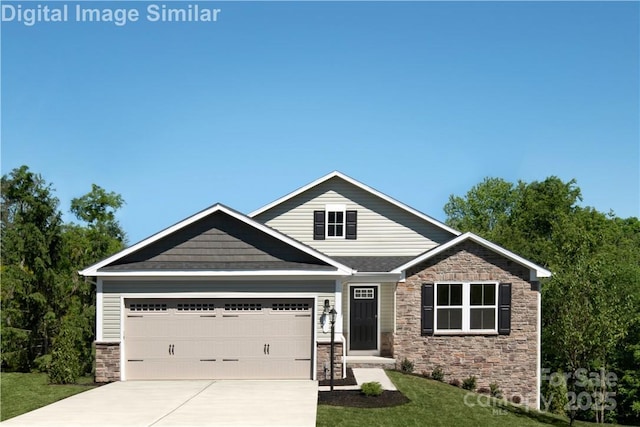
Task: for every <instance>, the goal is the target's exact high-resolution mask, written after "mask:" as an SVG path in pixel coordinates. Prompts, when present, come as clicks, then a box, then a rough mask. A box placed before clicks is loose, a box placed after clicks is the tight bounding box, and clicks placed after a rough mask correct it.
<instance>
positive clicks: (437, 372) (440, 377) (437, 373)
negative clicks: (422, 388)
mask: <svg viewBox="0 0 640 427" xmlns="http://www.w3.org/2000/svg"><path fill="white" fill-rule="evenodd" d="M431 378H433V379H434V380H436V381H444V371H443V370H442V368H441V367H440V366H436V368H435V369H434V370H433V372H431Z"/></svg>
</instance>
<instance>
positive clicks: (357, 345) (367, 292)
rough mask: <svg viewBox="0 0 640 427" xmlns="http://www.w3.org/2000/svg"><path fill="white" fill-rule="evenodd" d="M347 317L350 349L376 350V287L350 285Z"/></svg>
mask: <svg viewBox="0 0 640 427" xmlns="http://www.w3.org/2000/svg"><path fill="white" fill-rule="evenodd" d="M349 299H350V300H351V307H350V310H351V315H350V318H349V325H350V331H349V335H350V340H351V350H376V349H377V347H378V288H377V287H375V286H352V287H351V295H350V298H349Z"/></svg>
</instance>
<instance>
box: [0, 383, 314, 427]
mask: <svg viewBox="0 0 640 427" xmlns="http://www.w3.org/2000/svg"><path fill="white" fill-rule="evenodd" d="M317 402H318V383H317V382H316V381H248V380H247V381H231V380H224V381H208V380H197V381H125V382H116V383H111V384H107V385H105V386H102V387H98V388H95V389H92V390H89V391H87V392H84V393H80V394H77V395H75V396H71V397H68V398H66V399H64V400H61V401H59V402H56V403H53V404H51V405H48V406H45V407H43V408H40V409H36V410H35V411H32V412H29V413H26V414H23V415H20V416H18V417H15V418H12V419H10V420H7V421H5V422H3V423H1V424H0V425H2V427H5V426H7V427H9V426H52V427H56V426H61V427H62V426H69V427H71V426H147V427H149V426H154V427H155V426H315V423H316V411H317Z"/></svg>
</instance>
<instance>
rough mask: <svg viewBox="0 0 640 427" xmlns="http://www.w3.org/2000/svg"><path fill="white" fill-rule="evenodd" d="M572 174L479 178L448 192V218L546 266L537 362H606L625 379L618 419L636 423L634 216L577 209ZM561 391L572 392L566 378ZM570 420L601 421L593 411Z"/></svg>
mask: <svg viewBox="0 0 640 427" xmlns="http://www.w3.org/2000/svg"><path fill="white" fill-rule="evenodd" d="M581 200H582V197H581V191H580V189H579V188H578V186H577V185H576V182H575V180H571V181H568V182H563V181H562V180H560V179H559V178H557V177H549V178H547V179H545V180H544V181H541V182H538V181H534V182H531V183H525V182H522V181H520V182H518V183H517V184H512V183H509V182H506V181H504V180H502V179H499V178H486V179H485V180H484V181H483V182H482V183H480V184H478V185H476V186H474V187H473V188H472V189H471V190H470V191H469V192H468V193H467V194H466V195H465V196H464V197H457V196H453V195H452V196H450V198H449V202H448V203H447V204H446V206H445V212H446V213H447V223H448V224H449V225H451V226H453V227H455V228H458V229H460V230H461V231H472V232H474V233H476V234H479V235H481V236H483V237H485V238H488V239H489V240H492V241H493V242H495V243H498V244H499V245H501V246H504V247H505V248H507V249H509V250H511V251H514V252H516V253H518V254H519V255H521V256H524V257H525V258H528V259H530V260H532V261H534V262H536V263H538V264H540V265H543V266H545V267H547V268H549V269H550V270H551V271H552V272H553V273H554V275H553V277H552V278H551V279H550V280H547V281H545V282H544V283H542V305H543V307H542V308H543V310H542V334H543V336H542V347H543V348H542V354H543V367H545V368H549V369H551V370H552V371H555V370H557V369H561V370H563V371H565V372H575V370H576V369H578V368H584V369H587V370H589V371H594V372H598V371H600V370H601V369H605V371H607V372H613V373H616V374H617V375H618V377H619V378H620V377H622V378H625V380H624V381H621V382H620V384H619V388H618V389H617V390H606V391H605V390H602V389H600V390H595V389H594V390H593V391H594V392H600V393H602V392H609V391H611V392H615V393H617V396H616V400H617V402H618V407H617V408H616V410H615V412H614V415H616V414H617V415H616V416H617V417H618V418H617V420H618V421H619V422H623V420H624V422H627V423H628V422H631V423H639V422H640V418H638V414H637V413H634V411H633V409H632V408H633V402H636V401H637V398H635V397H632V395H633V393H637V388H635V386H634V385H633V384H635V378H637V377H636V375H637V374H635V372H638V369H637V366H639V365H638V362H637V361H635V360H633V358H631V357H629V355H630V354H631V353H632V351H630V349H632V348H634V346H635V345H640V333H637V332H634V331H636V328H637V327H636V326H634V325H637V323H638V322H640V320H638V319H640V262H639V261H638V260H640V220H639V219H638V218H627V219H622V218H618V217H616V216H615V215H614V214H613V213H609V214H604V213H601V212H598V211H597V210H595V209H593V208H589V207H581V206H578V205H577V203H578V202H580V201H581ZM567 388H568V391H571V392H576V391H577V392H579V391H580V390H575V385H574V381H573V379H571V378H570V381H569V383H568V384H567ZM571 416H572V417H575V416H577V417H582V418H590V419H593V418H592V417H598V419H605V418H606V417H607V416H606V415H605V414H604V413H602V412H600V413H597V412H596V411H591V412H588V411H577V410H576V411H572V414H571Z"/></svg>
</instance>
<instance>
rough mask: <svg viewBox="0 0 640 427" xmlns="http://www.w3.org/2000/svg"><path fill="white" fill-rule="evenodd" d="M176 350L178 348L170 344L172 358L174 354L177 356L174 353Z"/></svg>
mask: <svg viewBox="0 0 640 427" xmlns="http://www.w3.org/2000/svg"><path fill="white" fill-rule="evenodd" d="M175 348H176V346H175V345H173V344H169V355H170V356H171V355H173V354H175V353H174V350H175Z"/></svg>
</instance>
